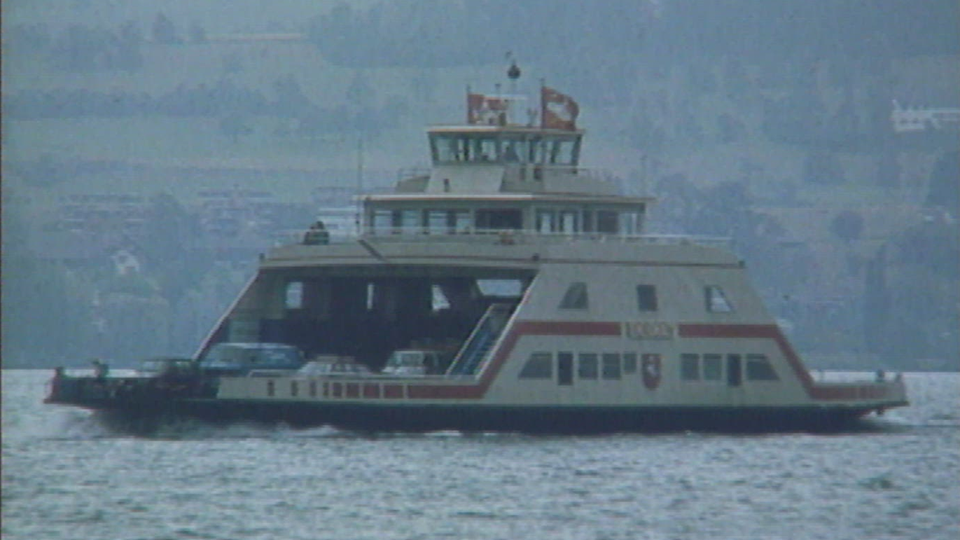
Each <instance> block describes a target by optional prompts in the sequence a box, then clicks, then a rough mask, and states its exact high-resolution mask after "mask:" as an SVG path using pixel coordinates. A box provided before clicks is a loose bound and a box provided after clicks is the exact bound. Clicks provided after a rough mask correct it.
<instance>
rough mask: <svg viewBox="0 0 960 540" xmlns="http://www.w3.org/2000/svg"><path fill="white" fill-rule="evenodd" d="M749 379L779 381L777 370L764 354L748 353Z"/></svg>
mask: <svg viewBox="0 0 960 540" xmlns="http://www.w3.org/2000/svg"><path fill="white" fill-rule="evenodd" d="M747 380H749V381H779V380H780V377H779V376H777V372H776V370H774V369H773V366H772V365H771V364H770V360H769V359H767V357H766V356H765V355H762V354H748V355H747Z"/></svg>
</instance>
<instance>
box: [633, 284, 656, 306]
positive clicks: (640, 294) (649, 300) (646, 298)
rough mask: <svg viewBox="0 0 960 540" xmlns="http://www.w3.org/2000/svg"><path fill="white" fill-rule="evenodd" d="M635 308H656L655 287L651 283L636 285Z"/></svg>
mask: <svg viewBox="0 0 960 540" xmlns="http://www.w3.org/2000/svg"><path fill="white" fill-rule="evenodd" d="M637 309H639V310H640V311H656V310H657V288H656V287H654V286H653V285H637Z"/></svg>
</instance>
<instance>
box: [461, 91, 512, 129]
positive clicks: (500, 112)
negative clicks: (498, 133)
mask: <svg viewBox="0 0 960 540" xmlns="http://www.w3.org/2000/svg"><path fill="white" fill-rule="evenodd" d="M467 123H468V124H488V125H504V124H506V123H507V100H505V99H503V98H498V97H492V96H486V95H484V94H470V93H468V94H467Z"/></svg>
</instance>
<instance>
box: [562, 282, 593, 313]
mask: <svg viewBox="0 0 960 540" xmlns="http://www.w3.org/2000/svg"><path fill="white" fill-rule="evenodd" d="M588 306H589V301H588V297H587V284H586V283H584V282H582V281H577V282H576V283H571V284H570V287H569V288H568V289H567V292H566V293H565V294H564V295H563V299H562V300H561V301H560V309H587V307H588Z"/></svg>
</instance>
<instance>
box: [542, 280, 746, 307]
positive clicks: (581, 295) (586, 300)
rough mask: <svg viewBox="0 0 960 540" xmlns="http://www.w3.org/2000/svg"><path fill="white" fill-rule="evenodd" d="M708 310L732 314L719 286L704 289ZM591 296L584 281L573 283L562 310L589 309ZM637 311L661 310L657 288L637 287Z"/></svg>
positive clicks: (562, 301) (564, 299)
mask: <svg viewBox="0 0 960 540" xmlns="http://www.w3.org/2000/svg"><path fill="white" fill-rule="evenodd" d="M703 299H704V306H705V308H706V310H707V311H708V312H710V313H730V312H732V311H733V305H732V304H731V303H730V301H729V300H727V295H726V294H725V293H724V292H723V289H722V288H721V287H720V286H718V285H706V286H705V287H704V288H703ZM589 307H590V296H589V294H588V293H587V284H586V283H585V282H583V281H577V282H574V283H571V284H570V286H569V287H568V288H567V292H566V293H564V295H563V298H562V299H561V300H560V309H588V308H589ZM637 309H638V310H639V311H641V312H654V311H657V310H658V309H659V303H658V301H657V288H656V286H654V285H637Z"/></svg>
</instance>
